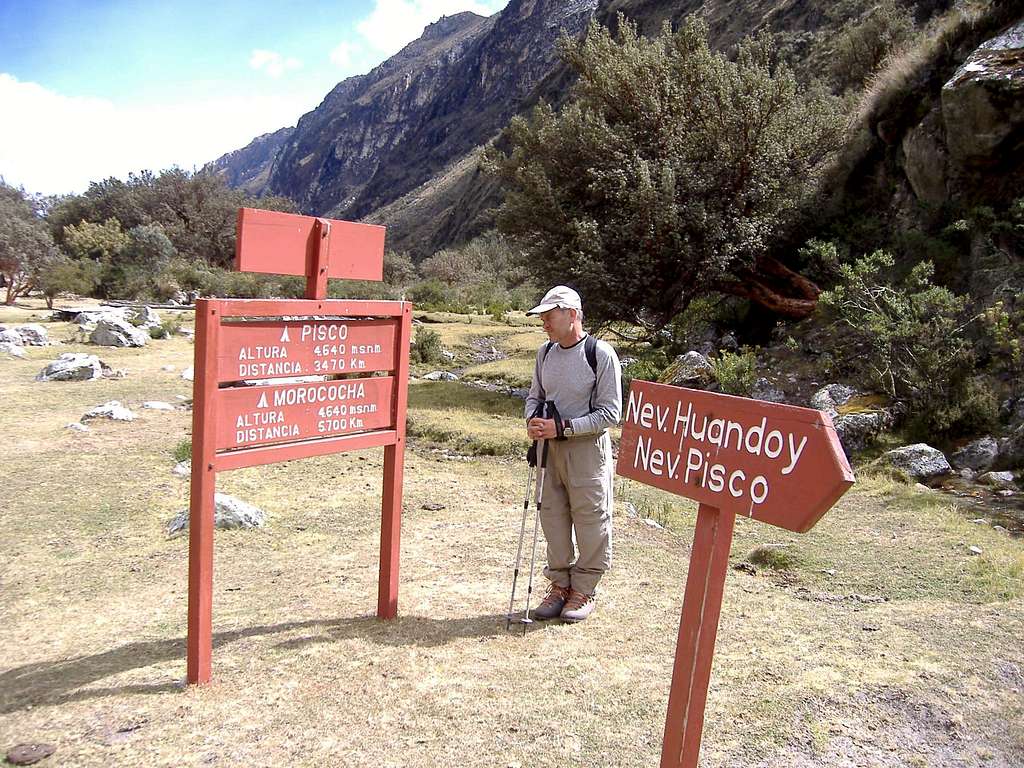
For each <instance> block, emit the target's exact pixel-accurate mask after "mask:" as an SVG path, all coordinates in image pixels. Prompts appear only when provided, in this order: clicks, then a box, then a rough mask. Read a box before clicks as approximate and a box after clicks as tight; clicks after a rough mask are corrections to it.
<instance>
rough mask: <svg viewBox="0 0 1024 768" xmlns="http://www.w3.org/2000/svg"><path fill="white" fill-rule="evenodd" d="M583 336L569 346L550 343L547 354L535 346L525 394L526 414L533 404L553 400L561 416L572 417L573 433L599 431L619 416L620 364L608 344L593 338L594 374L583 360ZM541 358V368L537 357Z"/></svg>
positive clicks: (620, 413) (613, 422) (544, 346)
mask: <svg viewBox="0 0 1024 768" xmlns="http://www.w3.org/2000/svg"><path fill="white" fill-rule="evenodd" d="M585 339H586V336H584V337H583V339H580V340H579V341H578V342H576V343H575V344H573V345H572V346H571V347H563V346H562V345H561V344H552V345H551V349H549V350H548V352H547V355H545V354H544V349H545V348H546V347H547V344H546V343H545V344H543V345H541V348H540V349H538V350H537V362H536V364H535V365H534V369H533V384H532V385H531V386H530V395H529V397H527V398H526V418H527V419H529V418H530V417H531V416H533V412H534V411H535V410H536V409H537V406H538V405H540V404H541V403H543V402H544V401H545V400H554V401H555V407H556V408H558V413H559V414H560V415H561V417H562V418H563V419H571V420H572V428H573V431H574V432H575V433H576V434H577V435H588V434H593V433H596V432H601V431H602V430H605V429H607V428H608V427H611V426H613V425H615V424H618V423H619V419H620V418H621V416H622V367H621V366H620V365H619V356H618V355H616V354H615V350H614V349H612V346H611V344H608V343H607V342H605V341H601V340H600V339H599V340H598V342H597V349H596V352H597V374H596V376H595V374H594V371H593V370H591V368H590V364H589V363H588V362H587V354H586V349H585V347H586V345H585V343H584V342H585ZM542 360H543V370H541V361H542Z"/></svg>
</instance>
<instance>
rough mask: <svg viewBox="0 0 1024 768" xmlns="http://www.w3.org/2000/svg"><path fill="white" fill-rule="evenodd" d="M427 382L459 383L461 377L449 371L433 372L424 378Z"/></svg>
mask: <svg viewBox="0 0 1024 768" xmlns="http://www.w3.org/2000/svg"><path fill="white" fill-rule="evenodd" d="M423 378H424V379H426V380H427V381H458V380H459V377H458V376H456V375H455V374H454V373H450V372H449V371H431V372H430V373H428V374H426V375H425V376H424V377H423Z"/></svg>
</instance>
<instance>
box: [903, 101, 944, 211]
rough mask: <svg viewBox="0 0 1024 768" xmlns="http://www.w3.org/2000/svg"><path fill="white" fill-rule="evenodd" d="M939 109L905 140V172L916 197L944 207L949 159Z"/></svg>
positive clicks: (905, 137) (923, 201)
mask: <svg viewBox="0 0 1024 768" xmlns="http://www.w3.org/2000/svg"><path fill="white" fill-rule="evenodd" d="M942 134H943V131H942V117H941V115H940V113H939V111H938V110H932V111H931V112H929V113H928V115H927V116H926V117H925V119H924V120H922V121H921V123H920V124H919V125H917V126H916V127H914V128H912V129H911V130H910V131H908V132H907V134H906V136H904V137H903V170H904V172H905V173H906V176H907V181H909V182H910V188H911V189H912V190H913V191H914V195H915V197H917V199H918V200H920V201H921V202H922V203H926V204H930V205H941V204H942V203H944V202H946V198H947V197H948V196H949V195H948V192H947V189H946V173H947V165H948V156H947V152H946V144H945V141H944V138H943V135H942Z"/></svg>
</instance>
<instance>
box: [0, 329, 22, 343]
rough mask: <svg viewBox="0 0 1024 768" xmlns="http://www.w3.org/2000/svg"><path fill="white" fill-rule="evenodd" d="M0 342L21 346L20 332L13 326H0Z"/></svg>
mask: <svg viewBox="0 0 1024 768" xmlns="http://www.w3.org/2000/svg"><path fill="white" fill-rule="evenodd" d="M0 344H16V345H17V346H19V347H20V346H21V345H22V344H21V334H20V333H18V332H17V331H16V330H14V329H13V328H2V327H0Z"/></svg>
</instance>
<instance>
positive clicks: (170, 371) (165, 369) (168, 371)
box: [160, 365, 174, 373]
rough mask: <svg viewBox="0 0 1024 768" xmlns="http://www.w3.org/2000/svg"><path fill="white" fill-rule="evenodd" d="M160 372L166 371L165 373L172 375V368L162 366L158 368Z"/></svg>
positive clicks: (170, 366) (171, 366)
mask: <svg viewBox="0 0 1024 768" xmlns="http://www.w3.org/2000/svg"><path fill="white" fill-rule="evenodd" d="M160 370H161V371H166V372H167V373H173V372H174V366H173V365H162V366H160Z"/></svg>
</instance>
